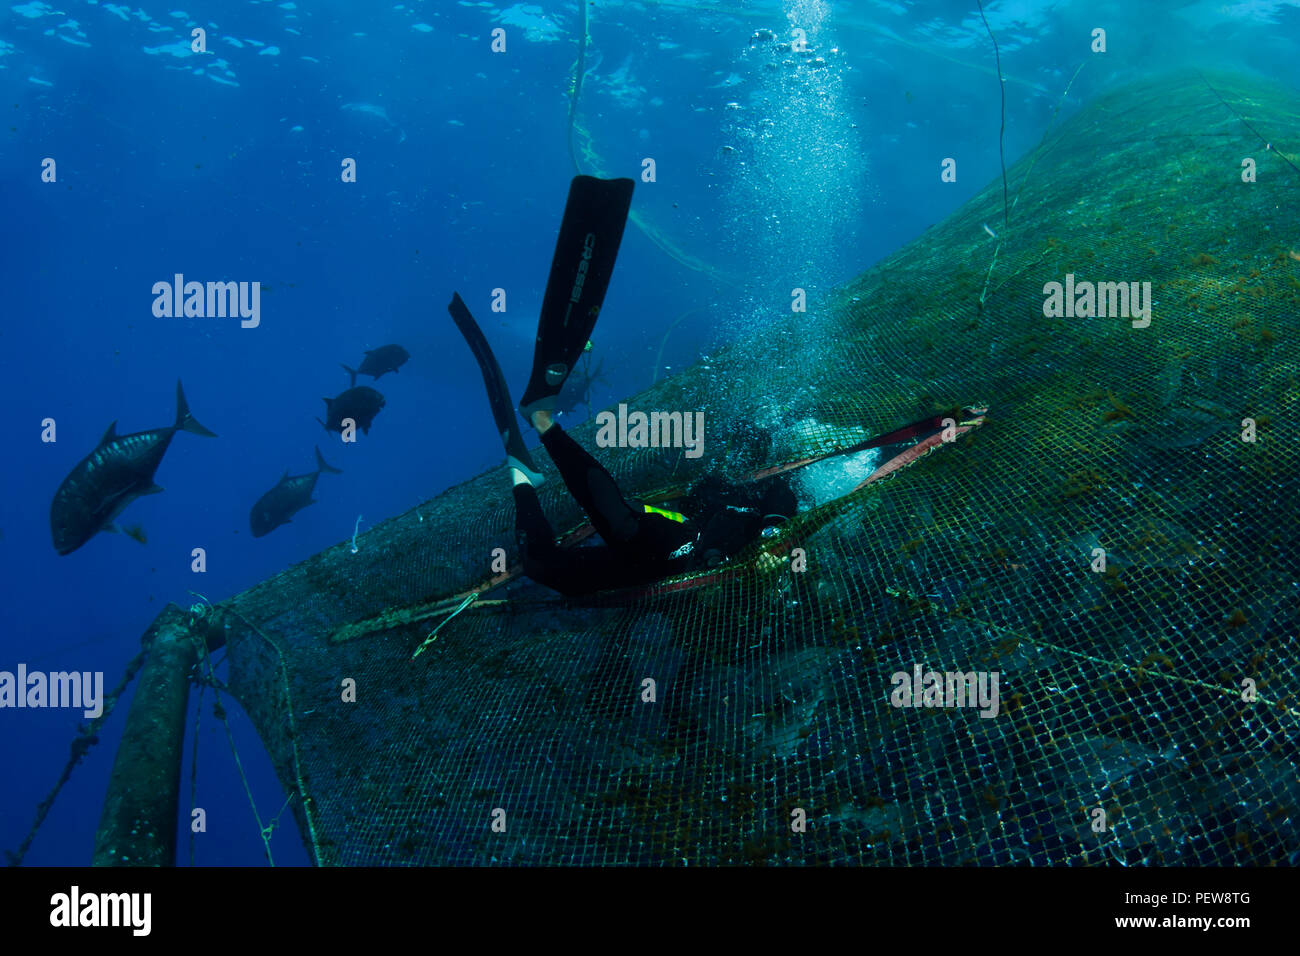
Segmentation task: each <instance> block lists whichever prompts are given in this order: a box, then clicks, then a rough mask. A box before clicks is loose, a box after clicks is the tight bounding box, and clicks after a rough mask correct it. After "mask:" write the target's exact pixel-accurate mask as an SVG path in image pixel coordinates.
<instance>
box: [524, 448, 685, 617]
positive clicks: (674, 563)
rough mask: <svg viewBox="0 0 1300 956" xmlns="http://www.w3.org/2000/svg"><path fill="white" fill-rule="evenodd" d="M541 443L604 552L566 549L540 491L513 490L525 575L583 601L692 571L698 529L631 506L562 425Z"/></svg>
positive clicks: (529, 487)
mask: <svg viewBox="0 0 1300 956" xmlns="http://www.w3.org/2000/svg"><path fill="white" fill-rule="evenodd" d="M542 444H543V445H545V446H546V450H547V451H548V452H549V453H550V455H551V459H552V460H553V461H554V462H555V465H556V467H557V468H559V470H560V476H561V477H562V478H563V479H564V484H565V486H566V487H567V488H568V489H569V493H570V494H571V495H573V497H574V500H576V501H577V502H578V504H579V505H581V506H582V510H583V511H585V512H586V513H587V517H589V518H590V519H591V523H592V526H593V527H595V529H596V531H597V533H598V534H599V535H600V536H601V538H603V539H604V541H605V544H604V546H595V547H567V548H561V547H560V546H559V545H557V544H556V543H555V532H554V530H553V529H552V528H551V523H550V522H549V521H547V520H546V515H545V514H544V513H543V511H542V504H541V502H540V501H539V500H538V498H537V492H536V491H535V490H534V489H533V486H532V485H529V484H518V485H515V538H516V540H517V541H518V543H519V551H520V554H521V555H522V557H523V563H524V573H525V574H527V575H528V576H529V577H530V578H532V579H533V580H534V581H536V582H538V583H539V584H544V585H546V586H547V587H549V588H554V589H555V590H556V591H559V592H560V593H561V594H566V595H571V596H573V595H581V594H591V593H593V592H595V591H605V590H610V589H612V588H621V587H628V586H631V585H635V584H648V583H651V582H654V581H658V580H660V579H662V578H666V577H671V576H672V575H674V574H680V573H682V572H683V571H686V570H688V569H689V568H690V567H691V563H692V557H693V555H692V551H693V549H692V548H690V547H688V546H689V545H691V544H692V543H693V542H694V541H695V540H696V538H697V536H698V532H699V529H698V528H697V527H696V525H695V524H694V523H693V522H690V521H687V522H680V521H674V520H672V519H671V518H665V517H664V516H663V515H660V514H655V513H654V512H646V511H645V510H644V509H638V508H636V507H635V506H633V505H631V504H628V502H627V501H626V500H625V499H624V497H623V495H622V493H621V492H620V491H619V490H618V485H617V484H615V482H614V479H613V477H612V476H611V475H610V473H609V472H608V471H606V470H605V469H604V468H603V467H601V465H600V462H598V461H596V459H594V458H592V457H591V455H589V454H588V453H587V451H586V449H584V448H583V447H582V446H581V445H579V444H578V443H577V442H576V441H574V440H573V439H572V438H571V437H569V435H568V434H566V433H565V431H564V430H563V429H562V428H560V426H559V425H552V426H551V427H550V428H549V429H547V430H546V432H545V433H544V434H543V435H542Z"/></svg>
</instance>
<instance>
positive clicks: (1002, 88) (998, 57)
mask: <svg viewBox="0 0 1300 956" xmlns="http://www.w3.org/2000/svg"><path fill="white" fill-rule="evenodd" d="M975 2H976V3H977V4H978V5H979V8H980V19H981V20H983V21H984V29H985V30H987V31H988V34H989V39H990V40H992V41H993V57H994V60H995V61H996V62H997V66H998V92H999V93H1000V94H1001V95H1002V125H1001V126H1000V127H999V128H998V160H999V162H1000V163H1001V164H1002V228H1003V229H1005V228H1007V225H1008V220H1009V218H1010V207H1009V206H1008V205H1007V157H1006V153H1005V151H1004V149H1003V142H1004V140H1005V139H1006V132H1007V81H1006V80H1005V79H1003V77H1002V52H1001V51H1000V50H999V49H998V38H997V37H995V36H994V35H993V30H992V28H990V27H989V21H988V18H986V17H985V16H984V3H983V2H982V0H975Z"/></svg>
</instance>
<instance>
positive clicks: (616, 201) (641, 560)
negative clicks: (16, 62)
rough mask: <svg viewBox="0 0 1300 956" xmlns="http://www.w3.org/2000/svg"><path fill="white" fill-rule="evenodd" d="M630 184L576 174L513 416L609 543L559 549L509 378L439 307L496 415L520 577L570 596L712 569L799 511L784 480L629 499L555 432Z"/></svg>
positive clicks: (463, 313)
mask: <svg viewBox="0 0 1300 956" xmlns="http://www.w3.org/2000/svg"><path fill="white" fill-rule="evenodd" d="M632 188H633V182H632V180H630V179H612V180H606V179H597V178H595V177H592V176H576V177H574V179H573V181H572V183H571V184H570V186H569V198H568V202H567V203H566V205H565V209H564V219H563V221H562V223H561V225H560V234H559V238H558V240H557V241H556V245H555V255H554V257H553V259H552V262H551V273H550V276H549V278H548V280H547V284H546V292H545V294H544V295H543V298H542V311H541V317H540V320H539V322H538V327H537V344H536V348H535V351H534V354H533V369H532V375H531V377H530V378H529V381H528V386H527V388H526V389H525V390H524V396H523V400H522V401H521V402H520V406H519V410H520V412H522V413H523V415H524V416H525V417H526V418H527V419H528V421H529V423H530V424H531V425H532V426H533V427H534V428H535V429H537V432H538V434H539V435H540V436H541V439H542V444H543V445H544V446H545V447H546V450H547V452H548V453H549V454H550V456H551V460H552V461H554V462H555V465H556V467H557V468H558V469H559V472H560V476H561V477H562V478H563V479H564V484H565V486H566V487H567V488H568V490H569V493H570V494H571V495H572V496H573V497H574V499H575V500H576V501H577V503H578V504H579V505H580V506H581V507H582V509H583V511H585V512H586V513H587V516H588V517H589V518H590V519H591V523H592V526H593V527H594V528H595V530H596V532H597V533H598V534H599V535H600V537H601V538H602V539H603V541H604V542H605V544H604V546H596V547H560V546H559V545H557V544H556V541H555V532H554V530H553V529H552V527H551V524H550V522H549V521H548V520H547V518H546V515H545V514H544V513H543V511H542V506H541V502H540V501H539V500H538V497H537V492H536V490H535V487H534V486H535V485H537V484H540V482H541V480H542V476H541V475H540V474H539V473H538V471H537V469H536V467H535V466H534V465H533V461H532V459H531V457H530V456H529V454H528V451H527V450H526V448H525V447H524V441H523V436H522V435H521V434H520V431H519V425H518V422H517V420H516V418H515V410H514V404H513V402H512V401H511V398H510V392H509V389H508V388H507V386H506V382H505V377H504V375H502V373H501V368H500V366H499V365H498V364H497V361H496V357H495V356H494V355H493V354H492V350H491V348H490V347H489V346H488V343H487V339H486V338H484V336H483V333H482V331H481V330H480V329H479V327H478V324H477V323H476V322H475V321H474V317H473V316H472V315H470V312H469V309H468V308H467V307H466V306H465V303H464V302H463V301H462V300H461V298H460V296H459V295H458V294H454V293H453V295H452V300H451V304H450V305H448V307H447V309H448V311H449V312H450V313H451V317H452V319H453V320H454V321H455V322H456V326H457V327H458V328H459V329H460V331H461V334H462V335H463V336H464V337H465V341H466V342H467V343H468V345H469V347H470V350H471V351H472V352H473V353H474V357H475V359H476V360H477V361H478V364H479V369H480V371H481V372H482V373H483V383H484V385H485V386H486V388H487V393H488V401H489V403H490V405H491V407H492V417H493V419H494V420H495V422H496V426H497V430H498V431H499V432H500V434H501V439H502V441H503V442H504V444H505V449H506V464H507V465H508V466H509V467H510V475H511V479H512V481H513V483H514V499H515V538H516V541H517V543H518V545H519V550H520V554H521V556H522V559H523V568H524V573H525V574H526V575H528V577H530V578H532V579H533V580H534V581H536V582H538V583H539V584H542V585H545V586H546V587H549V588H552V589H554V590H556V591H559V592H560V593H562V594H565V595H568V596H576V595H584V594H591V593H594V592H597V591H605V590H610V589H614V588H622V587H629V586H633V585H640V584H649V583H653V582H655V581H659V580H662V579H664V578H666V577H671V576H673V575H676V574H681V573H684V572H689V571H695V570H699V569H704V568H709V567H714V566H717V565H719V564H721V563H722V562H724V561H726V560H727V559H728V558H730V557H732V556H733V555H735V554H736V553H738V552H739V551H741V550H742V549H743V548H745V546H746V545H748V544H749V543H750V542H752V541H754V540H755V539H756V538H758V537H760V536H762V535H764V534H770V533H772V532H771V531H770V530H769V529H773V528H775V527H777V526H778V525H780V524H781V523H783V522H784V521H786V520H787V519H788V518H790V517H791V516H792V515H794V514H795V512H796V510H797V507H798V502H797V500H796V498H795V495H794V492H793V491H792V490H791V489H790V486H789V484H788V483H787V482H786V481H785V480H784V479H783V478H780V477H773V478H769V479H766V480H764V481H761V482H754V483H751V484H747V485H740V484H736V483H733V482H730V481H727V480H725V479H722V478H719V477H717V476H708V477H706V478H704V479H703V480H701V481H699V482H697V483H696V485H695V486H694V487H692V488H691V489H690V491H689V492H688V493H687V494H686V496H685V497H684V498H683V499H682V501H681V503H680V504H678V507H679V508H680V509H681V510H680V511H669V510H667V509H663V508H655V507H652V506H650V505H646V504H642V503H641V502H638V501H636V500H635V499H633V500H630V501H629V500H628V499H627V498H625V497H624V496H623V494H622V492H621V491H619V488H618V485H617V484H616V483H615V482H614V479H613V477H612V476H611V475H610V474H609V472H608V471H606V470H605V469H604V468H603V467H602V466H601V465H600V463H599V462H597V461H596V459H594V458H593V457H592V456H591V455H590V454H588V453H587V451H586V450H585V449H583V448H582V446H581V445H579V444H578V443H577V442H576V441H574V440H573V438H571V437H570V436H569V435H568V433H566V432H565V431H564V429H563V428H561V427H560V426H559V425H558V424H556V422H555V420H554V417H553V413H554V410H555V402H556V398H557V396H558V395H559V394H560V390H561V389H562V388H563V387H564V382H565V379H566V378H567V377H568V375H569V372H570V371H571V370H572V369H573V366H574V364H575V363H576V362H577V361H578V359H579V357H580V356H581V355H582V353H583V351H584V349H585V348H586V346H587V342H588V340H589V339H590V337H591V332H592V329H593V328H594V327H595V325H596V318H597V316H598V315H599V313H600V307H601V303H602V302H603V301H604V299H605V291H606V289H607V288H608V286H609V280H610V276H611V274H612V273H613V271H614V261H615V259H616V258H617V255H618V246H619V243H620V241H621V240H622V237H623V228H624V226H625V225H626V222H627V215H628V210H629V209H630V207H631V204H632Z"/></svg>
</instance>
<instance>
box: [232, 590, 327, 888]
mask: <svg viewBox="0 0 1300 956" xmlns="http://www.w3.org/2000/svg"><path fill="white" fill-rule="evenodd" d="M223 610H224V611H225V612H228V613H230V614H233V615H234V616H235V617H237V618H239V620H241V621H243V622H244V626H245V627H247V628H248V629H249V630H250V631H251V632H252V633H254V634H256V635H257V636H258V637H260V638H261V639H262V640H264V641H266V643H267V644H269V645H271V649H272V650H273V651H275V654H276V657H277V658H278V660H279V664H280V682H281V685H282V686H283V689H284V702H285V713H286V714H287V715H288V719H289V750H290V753H291V755H292V756H293V775H294V783H295V784H296V786H297V788H298V797H299V799H301V800H302V814H303V818H304V819H305V820H306V822H307V840H308V843H309V844H310V846H311V855H312V862H313V863H314V864H315V865H316V866H322V865H324V864H323V861H322V857H321V846H320V839H319V837H318V836H317V835H316V818H315V814H314V813H313V812H312V802H311V798H310V797H309V796H308V794H307V786H306V784H305V783H304V782H303V779H302V761H301V760H300V759H299V756H298V728H297V725H296V724H295V722H294V719H293V695H292V693H291V692H290V690H289V669H288V668H287V667H286V666H285V663H284V652H282V651H281V650H280V648H279V646H278V645H277V644H276V643H275V641H273V640H271V639H270V638H269V637H267V636H266V635H265V634H263V633H262V631H261V629H260V628H258V627H257V626H256V625H254V624H253V622H251V621H250V620H249V619H248V618H246V617H244V615H242V614H240V613H239V612H238V611H236V610H235V609H234V608H233V607H224V608H223ZM220 716H222V717H223V719H224V716H225V714H224V711H223V712H222V714H221V715H220ZM229 730H230V727H229V724H227V727H226V731H227V733H229ZM231 746H232V747H233V746H234V742H233V740H232V742H231ZM236 762H238V755H236ZM240 775H241V776H242V775H243V769H242V768H241V769H240ZM245 789H247V783H245ZM249 799H250V800H251V799H252V797H251V795H250V797H249ZM285 805H286V806H287V805H288V801H287V800H286V801H285ZM256 812H257V811H256V808H254V814H255V815H256ZM283 812H284V809H283V808H281V810H280V813H283ZM279 819H280V814H276V816H275V819H274V820H272V821H271V823H270V824H268V825H266V826H262V821H261V819H260V818H258V826H259V827H261V828H262V842H263V843H264V844H265V845H266V847H267V857H268V859H269V858H270V855H271V851H270V838H271V834H272V833H273V832H274V831H275V828H276V826H277V825H278V823H279ZM271 865H272V866H274V865H275V864H274V862H272V864H271Z"/></svg>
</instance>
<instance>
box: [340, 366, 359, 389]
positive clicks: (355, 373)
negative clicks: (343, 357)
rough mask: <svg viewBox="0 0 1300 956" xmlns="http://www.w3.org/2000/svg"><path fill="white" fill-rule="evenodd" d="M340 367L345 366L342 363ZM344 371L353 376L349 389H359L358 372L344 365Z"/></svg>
mask: <svg viewBox="0 0 1300 956" xmlns="http://www.w3.org/2000/svg"><path fill="white" fill-rule="evenodd" d="M339 365H343V363H342V362H339ZM343 371H345V372H347V373H348V374H349V375H350V376H352V384H350V385H349V386H348V388H356V387H357V370H356V369H354V368H348V367H347V366H346V365H343Z"/></svg>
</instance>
